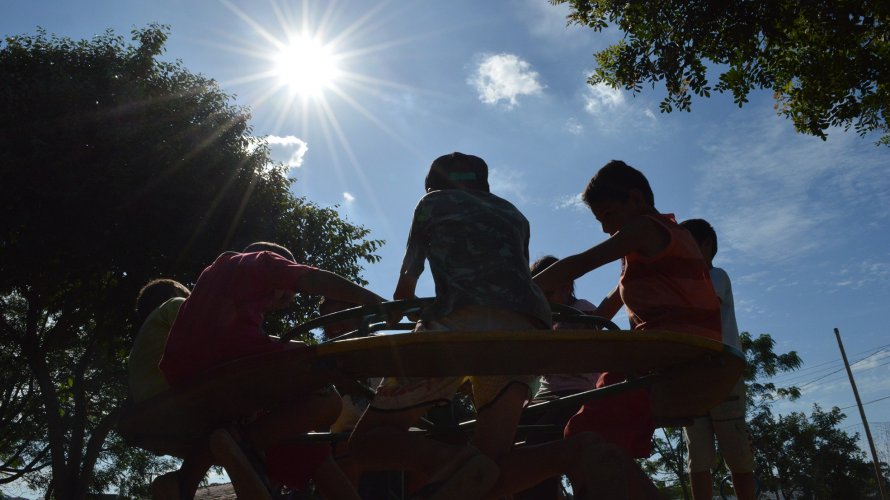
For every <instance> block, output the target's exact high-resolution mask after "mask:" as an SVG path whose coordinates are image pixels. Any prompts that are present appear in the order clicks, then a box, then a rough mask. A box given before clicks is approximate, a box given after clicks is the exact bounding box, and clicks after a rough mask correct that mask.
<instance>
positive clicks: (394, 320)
mask: <svg viewBox="0 0 890 500" xmlns="http://www.w3.org/2000/svg"><path fill="white" fill-rule="evenodd" d="M404 316H405V315H404V314H403V313H402V311H393V312H391V313H389V317H388V318H387V319H386V325H387V326H395V325H398V324H399V323H400V322H401V321H402V318H403V317H404Z"/></svg>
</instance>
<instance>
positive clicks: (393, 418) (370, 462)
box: [349, 406, 475, 476]
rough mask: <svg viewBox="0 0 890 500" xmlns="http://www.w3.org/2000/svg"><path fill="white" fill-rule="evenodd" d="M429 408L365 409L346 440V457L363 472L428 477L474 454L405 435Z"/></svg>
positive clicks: (423, 438) (451, 446)
mask: <svg viewBox="0 0 890 500" xmlns="http://www.w3.org/2000/svg"><path fill="white" fill-rule="evenodd" d="M428 409H429V406H424V407H420V408H412V409H407V410H397V411H380V410H375V409H374V408H368V410H367V411H366V412H365V414H364V415H362V418H361V420H359V422H358V425H356V427H355V430H353V431H352V436H350V438H349V451H350V455H351V456H352V457H353V458H354V459H355V460H356V461H357V462H358V463H359V464H361V465H362V466H364V468H365V469H369V468H373V469H375V470H410V471H418V472H422V473H424V474H426V475H428V476H432V475H434V474H435V473H436V472H439V471H440V470H441V469H442V468H443V467H444V466H446V465H448V464H449V463H450V462H452V461H453V460H454V459H455V457H456V456H458V455H464V454H467V453H468V452H469V453H475V451H474V450H472V449H471V448H468V447H466V446H455V445H450V444H446V443H442V442H439V441H434V440H432V439H429V438H427V437H426V436H424V435H423V434H419V433H411V432H408V429H409V428H410V427H411V425H412V424H414V423H415V422H417V421H418V420H419V419H420V417H422V416H423V415H424V414H426V412H427V410H428Z"/></svg>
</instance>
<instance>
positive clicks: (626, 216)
mask: <svg viewBox="0 0 890 500" xmlns="http://www.w3.org/2000/svg"><path fill="white" fill-rule="evenodd" d="M581 198H582V199H583V200H584V203H586V204H587V206H588V207H590V210H591V211H592V212H593V215H594V216H595V217H596V218H597V220H598V221H600V223H601V224H602V226H603V232H605V233H609V234H615V233H616V232H618V230H619V229H621V227H622V226H623V225H624V224H625V223H626V222H627V221H629V220H630V219H631V218H633V217H635V216H638V215H644V214H647V213H652V212H654V211H655V196H654V195H653V194H652V188H651V187H649V181H648V180H646V176H644V175H643V173H642V172H640V171H639V170H637V169H635V168H633V167H631V166H630V165H628V164H627V163H624V162H623V161H619V160H612V161H610V162H609V163H606V164H605V165H604V166H603V167H602V168H601V169H599V171H598V172H597V173H596V175H594V176H593V178H591V179H590V182H588V183H587V187H586V188H585V189H584V192H583V193H582V194H581Z"/></svg>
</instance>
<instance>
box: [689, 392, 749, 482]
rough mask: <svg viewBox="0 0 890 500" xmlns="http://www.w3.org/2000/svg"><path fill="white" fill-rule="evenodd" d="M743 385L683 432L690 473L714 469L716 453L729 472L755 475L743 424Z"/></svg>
mask: <svg viewBox="0 0 890 500" xmlns="http://www.w3.org/2000/svg"><path fill="white" fill-rule="evenodd" d="M745 397H746V396H745V384H744V382H743V381H742V380H739V382H738V383H736V385H735V387H733V389H732V392H730V393H729V399H727V400H726V401H725V402H723V403H721V404H720V405H718V406H716V407H714V408H713V409H712V410H711V411H710V413H709V415H708V416H706V417H700V418H696V419H695V421H694V422H693V425H692V426H690V427H686V428H684V429H683V433H684V434H685V435H686V449H687V450H688V452H689V458H688V459H687V464H686V465H687V468H688V469H689V472H691V473H692V472H705V471H710V470H713V469H716V468H717V465H718V464H717V450H716V449H715V447H714V437H716V438H717V444H718V446H720V454H721V455H722V456H723V460H724V461H726V467H727V468H729V470H730V472H733V473H736V474H740V473H747V472H754V449H753V447H752V445H751V435H750V434H749V433H748V426H747V425H746V424H745Z"/></svg>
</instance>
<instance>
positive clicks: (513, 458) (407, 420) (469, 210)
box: [350, 153, 629, 499]
mask: <svg viewBox="0 0 890 500" xmlns="http://www.w3.org/2000/svg"><path fill="white" fill-rule="evenodd" d="M425 187H426V192H427V194H426V195H425V196H424V197H423V198H421V200H420V202H419V203H418V205H417V208H416V209H415V211H414V219H413V221H412V224H411V230H410V232H409V236H408V245H407V249H406V252H405V258H404V261H403V263H402V269H401V273H400V276H399V281H398V284H397V286H396V290H395V293H394V294H393V296H394V298H395V299H411V298H414V295H415V289H416V285H417V280H418V278H419V277H420V275H421V273H422V272H423V270H424V263H425V262H426V261H428V262H429V266H430V270H431V272H432V275H433V280H434V281H435V285H436V300H435V302H434V303H433V304H432V305H431V306H430V307H428V308H426V309H425V310H424V311H423V313H422V315H421V322H420V323H419V324H418V327H417V332H416V333H414V334H415V335H435V330H463V331H479V330H499V331H504V330H529V329H547V328H549V326H550V322H551V313H550V308H549V307H548V304H547V301H546V299H545V298H544V296H543V294H542V293H541V290H540V289H538V287H536V286H534V284H533V283H532V282H531V274H530V272H529V269H528V241H529V224H528V221H527V220H526V219H525V217H524V216H523V215H522V214H521V213H520V212H519V210H517V209H516V207H514V206H513V205H512V204H511V203H509V202H508V201H506V200H504V199H502V198H499V197H497V196H495V195H493V194H491V193H490V192H489V187H488V167H487V165H486V164H485V162H484V161H483V160H482V159H481V158H478V157H476V156H471V155H465V154H462V153H452V154H449V155H444V156H441V157H439V158H437V159H436V160H435V161H433V163H432V165H431V166H430V170H429V173H428V174H427V177H426V186H425ZM532 378H533V377H532V376H524V375H523V376H487V377H475V376H471V377H462V376H459V377H442V378H412V377H387V378H384V380H383V382H382V383H381V385H380V387H379V388H378V390H377V394H376V396H375V397H374V399H373V401H372V402H371V406H370V407H369V408H368V410H367V411H366V412H365V414H364V415H363V416H362V419H361V420H360V421H359V423H358V426H357V427H356V429H355V431H354V432H353V434H352V437H351V439H350V450H351V451H352V452H353V453H354V455H355V456H356V458H357V459H358V460H360V461H361V462H362V463H363V465H364V466H366V467H379V468H383V469H388V470H393V469H395V470H409V471H416V472H420V473H423V474H426V475H427V477H429V478H430V482H429V484H428V486H427V488H426V490H427V491H424V492H423V493H422V495H421V496H422V497H423V498H429V499H448V498H454V499H458V498H460V499H472V498H483V497H495V498H497V497H501V496H504V495H507V494H509V493H511V492H514V491H519V490H522V489H525V488H527V487H529V486H531V485H533V484H536V483H537V482H540V481H541V480H542V479H544V478H546V477H551V476H554V475H557V474H562V473H563V472H566V471H569V472H573V473H575V475H576V477H577V478H578V484H579V488H578V491H579V494H578V498H589V497H591V496H592V495H593V494H595V493H597V494H599V493H602V496H601V498H621V496H620V495H617V496H616V495H613V494H612V493H613V492H612V491H611V490H614V489H616V485H615V484H613V483H614V482H615V475H614V474H612V471H611V470H608V469H609V467H606V468H605V469H598V468H597V467H596V466H595V465H594V464H599V463H602V462H607V463H618V462H620V456H618V455H616V454H620V451H619V450H617V449H614V448H609V447H606V446H601V445H600V443H598V442H594V440H588V439H586V438H581V439H576V440H572V441H571V442H568V441H557V442H555V444H554V445H551V444H547V445H541V446H539V447H527V448H522V449H518V448H517V449H513V441H514V438H515V433H516V426H517V423H518V422H519V417H520V414H521V412H522V408H523V405H524V403H525V402H526V400H527V398H528V384H529V381H530V380H531V379H532ZM467 379H469V380H470V382H471V384H472V390H473V399H474V403H475V406H476V409H477V415H478V417H477V420H476V426H475V430H474V433H473V438H472V446H466V445H463V446H462V445H455V444H449V443H444V442H439V441H434V440H432V439H429V438H427V437H425V436H423V435H419V434H413V433H409V432H408V429H409V427H410V426H411V425H412V424H414V423H415V422H416V421H417V420H418V419H419V418H420V417H421V416H423V415H424V414H425V413H426V412H427V410H429V409H430V408H431V407H433V406H435V405H439V404H443V403H447V402H448V401H450V400H451V399H452V398H453V397H454V394H455V392H456V391H457V390H458V388H459V387H460V386H461V385H462V384H463V383H464V381H465V380H467ZM480 452H481V453H480ZM628 461H629V459H628ZM625 465H626V463H622V464H621V465H620V466H619V468H620V467H624V466H625ZM582 478H585V479H586V481H584V480H583V479H582ZM585 488H586V494H581V493H580V490H582V489H585Z"/></svg>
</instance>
